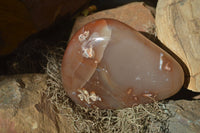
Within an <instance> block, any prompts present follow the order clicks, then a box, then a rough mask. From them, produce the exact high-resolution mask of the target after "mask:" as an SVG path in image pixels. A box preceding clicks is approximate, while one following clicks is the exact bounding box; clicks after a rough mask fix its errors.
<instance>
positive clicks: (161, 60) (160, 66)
mask: <svg viewBox="0 0 200 133" xmlns="http://www.w3.org/2000/svg"><path fill="white" fill-rule="evenodd" d="M162 57H163V53H160V65H159V69H160V70H162V65H163V59H162Z"/></svg>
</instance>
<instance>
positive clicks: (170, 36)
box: [156, 0, 200, 92]
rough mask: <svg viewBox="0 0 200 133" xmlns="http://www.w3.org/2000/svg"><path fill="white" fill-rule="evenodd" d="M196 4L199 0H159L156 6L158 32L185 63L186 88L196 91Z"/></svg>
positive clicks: (199, 80)
mask: <svg viewBox="0 0 200 133" xmlns="http://www.w3.org/2000/svg"><path fill="white" fill-rule="evenodd" d="M199 7H200V1H199V0H159V1H158V4H157V8H156V28H157V36H158V38H159V40H160V41H161V42H162V43H163V44H164V45H166V46H167V47H168V48H169V49H170V50H172V51H173V52H174V53H175V54H176V55H177V56H179V57H180V58H181V59H182V60H183V62H184V63H185V65H186V66H187V67H188V69H189V73H188V74H187V75H186V76H187V78H188V77H189V80H190V81H189V85H188V89H190V90H192V91H195V92H200V45H199V43H200V17H199V16H200V8H199Z"/></svg>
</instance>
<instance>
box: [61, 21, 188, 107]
mask: <svg viewBox="0 0 200 133" xmlns="http://www.w3.org/2000/svg"><path fill="white" fill-rule="evenodd" d="M61 71H62V82H63V86H64V88H65V90H66V92H67V94H68V96H69V97H70V98H71V99H72V100H73V101H74V102H75V103H77V104H79V105H81V106H84V107H94V106H97V107H99V108H100V109H119V108H125V107H131V106H133V105H137V104H140V103H148V102H152V99H156V100H162V99H165V98H168V97H170V96H172V95H174V94H175V93H177V92H178V91H179V90H180V88H181V87H182V85H183V83H184V72H183V69H182V67H181V66H180V65H179V64H178V62H177V61H176V60H175V59H174V58H173V57H171V56H170V55H169V54H168V53H167V52H165V51H164V50H162V49H161V48H160V47H158V46H157V45H156V44H154V43H153V42H151V41H150V40H148V39H147V38H145V37H144V36H143V35H141V34H140V33H139V32H137V31H135V30H134V29H133V28H131V27H129V26H128V25H126V24H123V23H121V22H119V21H117V20H113V19H99V20H96V21H93V22H90V23H88V24H86V25H85V26H84V27H82V28H81V29H80V30H79V31H77V32H76V33H75V35H74V36H73V37H72V39H71V41H70V42H69V44H68V46H67V49H66V51H65V54H64V57H63V62H62V70H61Z"/></svg>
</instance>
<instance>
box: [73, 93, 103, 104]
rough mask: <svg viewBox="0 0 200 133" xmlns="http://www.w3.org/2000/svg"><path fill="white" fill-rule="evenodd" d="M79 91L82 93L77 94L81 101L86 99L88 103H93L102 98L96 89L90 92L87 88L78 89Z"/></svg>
mask: <svg viewBox="0 0 200 133" xmlns="http://www.w3.org/2000/svg"><path fill="white" fill-rule="evenodd" d="M78 92H79V93H80V94H78V95H77V96H78V97H79V99H80V100H81V101H83V100H85V101H86V102H87V104H91V103H92V102H96V101H101V98H100V97H99V96H97V95H96V93H95V92H94V91H92V92H90V93H89V92H88V91H87V90H85V89H78Z"/></svg>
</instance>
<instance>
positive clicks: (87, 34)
mask: <svg viewBox="0 0 200 133" xmlns="http://www.w3.org/2000/svg"><path fill="white" fill-rule="evenodd" d="M89 35H90V32H89V31H88V30H87V31H84V32H83V34H80V35H79V36H78V40H79V41H80V42H83V41H85V40H86V39H87V38H88V37H89Z"/></svg>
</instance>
